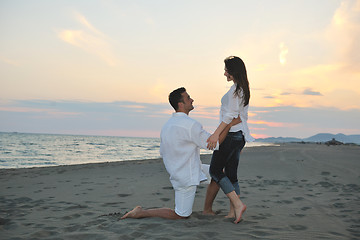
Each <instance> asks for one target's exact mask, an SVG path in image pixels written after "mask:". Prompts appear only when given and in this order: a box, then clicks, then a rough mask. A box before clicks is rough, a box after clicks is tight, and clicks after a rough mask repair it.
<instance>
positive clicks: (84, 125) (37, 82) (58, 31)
mask: <svg viewBox="0 0 360 240" xmlns="http://www.w3.org/2000/svg"><path fill="white" fill-rule="evenodd" d="M0 31H1V37H0V131H2V132H29V133H60V134H84V135H109V136H134V137H159V136H160V131H161V127H162V125H163V124H164V123H165V122H166V121H167V119H169V118H170V117H171V114H172V112H173V109H172V108H171V106H170V105H169V103H168V94H169V93H170V92H171V91H172V90H174V89H176V88H178V87H185V88H186V89H187V92H188V93H189V94H190V96H191V97H192V98H193V99H194V106H195V109H194V110H193V111H192V112H191V113H190V116H191V117H193V118H195V119H196V120H198V121H199V122H200V123H202V124H203V126H204V128H205V129H206V130H208V131H209V132H212V131H214V130H215V129H216V127H217V125H218V123H219V117H218V115H219V108H220V104H221V103H220V100H221V97H222V96H223V95H224V94H225V93H226V92H227V91H228V89H229V88H230V87H231V83H227V82H226V78H225V77H224V75H223V74H224V62H223V60H224V59H225V58H226V57H228V56H232V55H235V56H239V57H240V58H242V59H243V61H244V62H245V65H246V68H247V72H248V78H249V82H250V88H251V98H250V108H249V120H248V123H249V127H250V131H251V133H252V135H253V136H254V137H255V138H263V137H280V136H282V137H299V138H305V137H310V136H312V135H315V134H317V133H334V134H337V133H344V134H348V135H351V134H360V124H359V120H360V81H359V80H360V44H359V42H360V0H317V1H313V0H292V1H288V0H273V1H267V0H254V1H240V0H236V1H235V0H225V1H213V0H196V1H190V0H183V1H178V0H175V1H165V0H154V1H146V0H142V1H141V0H133V1H130V0H129V1H121V0H119V1H115V0H114V1H112V0H92V1H87V0H83V1H81V0H78V1H67V0H61V1H60V0H54V1H44V0H30V1H26V0H0Z"/></svg>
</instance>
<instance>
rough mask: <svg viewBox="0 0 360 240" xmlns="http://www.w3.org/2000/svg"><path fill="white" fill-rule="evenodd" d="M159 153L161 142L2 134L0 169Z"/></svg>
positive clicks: (91, 161)
mask: <svg viewBox="0 0 360 240" xmlns="http://www.w3.org/2000/svg"><path fill="white" fill-rule="evenodd" d="M263 145H271V144H270V143H257V142H255V143H247V145H246V147H251V146H263ZM159 150H160V139H159V138H139V137H110V136H75V135H59V134H32V133H0V168H30V167H48V166H59V165H74V164H85V163H100V162H116V161H128V160H143V159H155V158H159V157H160V151H159ZM210 153H212V151H209V150H201V154H210Z"/></svg>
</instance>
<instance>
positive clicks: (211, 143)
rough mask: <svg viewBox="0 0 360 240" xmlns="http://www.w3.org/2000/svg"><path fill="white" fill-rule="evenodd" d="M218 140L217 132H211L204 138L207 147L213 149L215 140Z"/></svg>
mask: <svg viewBox="0 0 360 240" xmlns="http://www.w3.org/2000/svg"><path fill="white" fill-rule="evenodd" d="M218 141H219V135H217V134H215V133H214V134H213V135H211V136H210V137H209V138H208V140H206V142H207V143H208V145H207V148H208V149H209V150H213V149H214V148H216V145H217V142H218Z"/></svg>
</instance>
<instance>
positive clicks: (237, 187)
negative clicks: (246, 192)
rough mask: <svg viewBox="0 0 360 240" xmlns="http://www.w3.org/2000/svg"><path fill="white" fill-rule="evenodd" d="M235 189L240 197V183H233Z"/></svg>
mask: <svg viewBox="0 0 360 240" xmlns="http://www.w3.org/2000/svg"><path fill="white" fill-rule="evenodd" d="M233 187H234V189H235V192H236V195H240V187H239V183H238V182H234V183H233Z"/></svg>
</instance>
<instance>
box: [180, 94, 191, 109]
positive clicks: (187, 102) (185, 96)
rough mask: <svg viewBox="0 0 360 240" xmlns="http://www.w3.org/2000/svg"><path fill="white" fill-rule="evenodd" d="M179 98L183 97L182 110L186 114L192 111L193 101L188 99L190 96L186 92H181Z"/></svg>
mask: <svg viewBox="0 0 360 240" xmlns="http://www.w3.org/2000/svg"><path fill="white" fill-rule="evenodd" d="M181 96H182V97H183V104H184V110H185V112H186V113H189V112H190V111H191V110H193V109H194V106H193V102H194V100H193V99H192V98H191V97H190V95H189V94H188V93H187V92H183V93H182V94H181Z"/></svg>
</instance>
